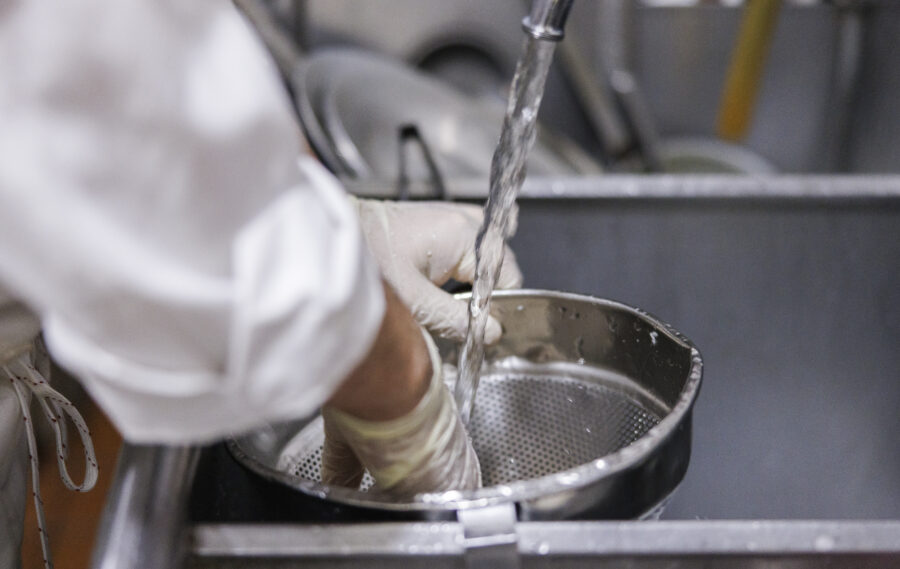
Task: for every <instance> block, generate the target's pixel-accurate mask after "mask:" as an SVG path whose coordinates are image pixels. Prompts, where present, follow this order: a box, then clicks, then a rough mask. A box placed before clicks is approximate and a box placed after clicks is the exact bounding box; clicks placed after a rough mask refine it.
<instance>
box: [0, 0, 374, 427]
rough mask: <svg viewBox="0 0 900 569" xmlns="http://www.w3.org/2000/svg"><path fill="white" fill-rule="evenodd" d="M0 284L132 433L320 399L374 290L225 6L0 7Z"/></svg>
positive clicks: (368, 321) (347, 212)
mask: <svg viewBox="0 0 900 569" xmlns="http://www.w3.org/2000/svg"><path fill="white" fill-rule="evenodd" d="M0 77H3V78H4V81H3V82H2V84H0V121H2V124H3V128H2V129H0V157H2V161H0V280H2V281H3V282H4V283H5V284H6V285H7V286H9V287H10V288H11V289H12V290H14V291H15V292H16V294H17V296H19V297H20V298H22V299H23V300H24V301H26V302H27V303H28V304H29V305H30V306H31V307H32V308H34V309H35V310H37V311H38V312H39V313H40V314H41V315H42V318H43V321H44V326H45V334H46V337H47V342H48V345H49V347H50V349H51V351H52V353H53V355H54V356H55V357H56V358H57V359H58V360H59V361H60V363H62V364H63V365H65V366H66V367H69V368H70V369H71V370H72V371H74V372H75V373H76V374H77V375H78V376H79V377H80V378H81V379H82V380H83V382H84V384H85V386H86V387H87V389H88V390H89V391H90V392H91V394H92V395H93V396H94V398H95V399H96V400H97V401H98V402H99V403H100V404H101V405H102V406H103V407H104V409H105V410H106V412H107V413H108V414H109V415H110V417H111V418H112V419H113V421H114V422H115V423H116V425H117V426H118V427H119V429H120V430H121V431H122V433H123V434H124V436H125V437H126V438H127V439H129V440H131V441H134V442H165V443H181V442H189V441H202V440H210V439H213V438H217V437H220V436H223V435H225V434H227V433H229V432H235V431H240V430H244V429H249V428H252V427H255V426H259V425H261V424H263V423H265V422H268V421H276V420H281V419H288V418H292V417H297V416H301V415H304V414H306V413H309V412H311V411H313V410H314V409H315V408H316V407H317V406H318V405H320V404H321V403H322V402H323V401H324V400H325V399H327V397H328V396H329V395H330V393H331V392H332V391H333V390H334V389H335V388H336V387H337V385H338V383H339V382H340V381H341V380H342V379H343V378H344V377H345V376H346V375H347V374H348V373H349V372H350V371H351V369H352V368H353V367H354V366H355V365H356V364H357V363H358V362H359V361H360V360H361V359H362V358H363V357H364V356H365V354H366V353H367V351H368V349H369V347H370V346H371V343H372V341H373V339H374V337H375V334H376V333H377V331H378V328H379V325H380V322H381V317H382V314H383V309H384V307H383V303H384V301H383V296H382V289H381V285H380V280H379V275H378V271H377V268H376V267H375V265H374V262H372V261H371V260H370V259H369V257H368V256H367V253H366V250H365V246H364V244H363V240H362V238H361V236H360V232H359V228H358V222H357V219H356V217H355V212H354V211H353V210H352V209H351V208H350V207H349V206H348V204H346V203H345V200H344V197H343V196H342V191H341V189H340V188H339V187H338V185H337V183H336V181H335V180H334V179H333V178H332V177H330V175H328V174H327V172H325V171H324V170H323V169H322V168H321V167H320V166H319V165H318V164H315V163H313V162H312V160H311V159H308V158H306V159H300V161H299V164H298V160H297V154H298V151H299V150H298V149H299V133H298V132H297V130H296V127H295V126H294V122H293V117H292V115H291V113H290V110H289V105H288V101H287V100H286V97H285V95H284V93H283V92H282V89H281V86H280V85H279V83H278V79H277V75H276V73H275V70H274V66H273V65H272V64H271V62H270V61H269V60H268V58H267V56H266V54H265V52H264V50H263V48H262V46H261V45H260V44H259V42H258V41H257V40H256V38H255V37H254V35H253V33H252V32H251V30H250V29H249V28H248V27H247V25H246V24H245V22H244V21H243V20H242V18H241V17H240V15H239V14H237V12H236V11H235V10H234V8H233V6H232V5H231V3H230V2H221V1H218V0H196V1H192V2H180V1H178V0H167V1H162V0H152V1H151V0H147V1H143V2H139V1H134V0H123V1H122V2H105V1H100V0H80V1H73V2H64V3H58V2H51V1H44V0H34V1H31V0H29V1H28V2H25V1H15V0H14V1H13V2H12V4H11V5H10V6H9V7H6V8H4V9H3V10H2V11H0Z"/></svg>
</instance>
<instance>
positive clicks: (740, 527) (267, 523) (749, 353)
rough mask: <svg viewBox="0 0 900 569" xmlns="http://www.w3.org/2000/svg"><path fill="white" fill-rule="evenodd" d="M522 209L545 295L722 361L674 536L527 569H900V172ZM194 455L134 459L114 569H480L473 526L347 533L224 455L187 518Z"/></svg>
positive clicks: (528, 265) (632, 192) (530, 551)
mask: <svg viewBox="0 0 900 569" xmlns="http://www.w3.org/2000/svg"><path fill="white" fill-rule="evenodd" d="M480 188H482V186H481V185H480V182H478V181H472V182H465V181H457V182H451V183H449V184H448V187H447V191H448V194H449V195H450V196H451V197H452V198H455V199H469V198H473V197H476V196H477V195H478V194H479V192H483V189H480ZM351 189H352V190H354V191H356V192H357V193H359V194H362V195H383V194H386V193H390V191H392V188H391V187H390V186H385V187H384V188H381V187H378V186H377V185H373V184H367V185H366V186H355V187H354V186H351ZM413 193H414V194H415V192H413ZM520 205H521V213H520V221H519V232H518V234H517V235H516V237H515V239H514V241H513V247H514V248H515V250H516V251H517V255H518V259H519V262H520V264H521V266H522V268H523V270H524V273H525V277H526V284H527V285H529V286H535V287H542V288H550V289H560V290H569V291H577V292H582V293H589V294H596V295H598V296H604V297H610V298H615V299H619V300H621V301H624V302H627V303H630V304H634V305H637V306H640V307H642V308H644V309H646V310H649V311H650V312H652V313H655V314H656V315H657V316H659V317H661V318H663V319H664V320H667V321H670V322H672V323H673V324H674V325H676V326H678V327H679V328H680V329H682V330H683V331H684V332H685V333H686V334H687V335H688V336H690V337H691V338H693V339H695V341H696V343H697V345H698V346H699V347H700V349H701V350H702V351H703V354H704V359H705V361H706V362H707V369H706V372H707V373H706V375H705V381H706V383H705V385H704V388H703V391H702V393H701V394H700V398H699V401H698V403H697V406H696V407H695V413H694V443H693V456H692V460H691V464H690V467H689V469H688V473H687V476H686V478H685V480H684V482H683V483H682V486H681V488H680V489H679V490H678V491H676V494H675V497H674V499H673V501H672V502H671V503H670V505H669V507H668V509H667V510H666V512H665V513H664V521H662V522H592V521H579V522H551V523H536V522H521V523H519V524H517V525H516V535H517V538H518V544H517V546H516V549H514V550H513V551H514V553H515V557H516V558H517V559H518V561H519V562H520V563H521V566H523V567H544V566H553V567H588V566H590V567H620V566H623V565H624V566H628V567H636V568H644V567H653V568H657V567H678V568H682V567H683V568H693V567H709V566H715V567H740V568H743V567H747V568H751V567H752V568H759V567H800V568H806V567H810V568H812V567H824V566H827V567H840V568H842V567H848V568H850V567H853V568H857V567H879V568H880V567H885V568H887V567H897V566H900V484H898V480H900V439H898V432H900V413H898V409H900V371H898V370H900V350H898V345H900V344H898V335H900V286H898V283H900V177H897V176H887V177H875V176H866V177H808V176H803V177H789V176H775V177H762V178H746V177H712V176H705V177H690V176H673V177H661V176H656V177H638V176H625V177H605V178H595V179H591V178H579V179H571V180H565V179H545V180H540V179H533V180H529V182H528V183H527V184H526V187H525V188H524V190H523V196H522V199H521V201H520ZM195 452H199V451H195ZM167 453H174V454H173V456H174V457H175V458H176V459H177V460H173V459H166V458H165V457H166V456H168V454H167ZM184 453H185V451H184V449H175V450H171V451H168V450H165V449H143V448H134V447H132V448H129V449H128V450H127V451H126V452H125V454H124V455H123V460H122V462H121V465H120V473H119V476H118V479H117V484H116V490H115V492H114V495H113V499H112V500H111V502H110V504H109V506H108V509H107V516H106V522H105V524H106V525H105V526H104V527H105V528H106V532H105V533H104V535H105V536H106V538H105V539H101V541H100V542H99V545H98V548H97V554H96V557H95V564H94V566H95V567H115V566H121V565H116V561H115V560H116V559H117V555H119V556H120V555H123V554H125V553H127V554H129V555H130V556H131V559H134V558H135V553H134V552H136V551H139V552H143V553H142V554H141V555H138V556H137V557H138V558H139V559H143V561H144V563H143V565H129V566H145V567H163V566H170V565H171V563H170V562H168V561H164V562H162V563H158V564H156V565H154V564H153V563H152V561H154V559H155V558H156V557H160V558H162V559H163V560H165V559H166V556H167V555H175V554H176V553H177V552H178V551H179V549H178V548H177V547H174V546H175V545H177V544H178V543H181V541H180V540H184V539H187V538H190V540H188V543H187V545H188V546H189V551H190V554H189V555H188V558H187V561H186V564H187V566H190V567H273V566H274V567H299V566H302V567H325V566H327V567H395V566H397V567H401V566H402V567H407V568H408V567H419V566H421V567H426V566H427V567H436V566H446V567H461V566H464V565H465V564H466V563H469V564H470V565H469V566H476V565H472V563H473V561H472V557H471V551H470V550H471V549H472V547H469V548H467V545H472V544H471V543H470V542H468V541H467V539H466V534H465V528H463V527H461V526H460V525H459V524H457V523H453V522H446V521H444V522H434V523H413V522H407V521H403V520H399V521H398V520H392V521H385V520H372V519H360V521H359V523H350V524H334V523H329V519H330V517H329V515H330V514H329V513H328V512H316V511H312V510H309V509H308V508H307V507H306V506H305V505H303V504H302V503H296V502H293V501H292V498H290V496H287V497H286V496H285V495H283V494H278V493H277V491H276V490H275V489H273V488H270V487H266V486H265V485H261V484H260V483H259V481H253V480H252V479H251V477H250V476H249V475H248V474H247V473H245V472H241V471H240V470H237V471H235V470H234V468H235V466H234V464H228V458H227V455H225V454H219V455H216V454H215V449H214V448H213V449H207V450H205V451H204V452H203V454H204V455H207V457H209V456H212V458H207V459H205V460H204V459H201V461H200V462H201V466H200V475H199V476H198V479H197V480H196V482H195V483H194V484H193V490H192V495H193V498H192V507H191V516H190V521H188V518H187V517H182V518H180V521H177V520H178V518H173V517H172V511H173V508H174V507H175V506H172V505H171V502H164V501H160V496H161V495H163V494H168V495H173V494H172V492H174V495H176V496H177V495H179V493H178V489H179V487H180V485H184V484H186V480H189V479H190V477H189V476H187V477H185V476H178V475H173V471H179V472H182V473H190V472H191V470H192V467H193V464H194V462H193V461H192V460H188V458H187V457H186V455H185V454H184ZM150 459H152V460H150ZM217 471H218V472H220V473H224V472H225V471H228V475H227V476H226V475H222V474H220V475H217V474H216V472H217ZM176 474H177V473H176ZM229 479H231V481H229ZM234 479H240V480H239V482H240V483H237V482H235V481H234ZM159 480H168V481H169V486H168V488H169V490H167V489H166V488H164V487H163V486H161V485H160V484H158V483H157V482H158V481H159ZM154 481H157V482H154ZM146 504H168V505H167V507H165V508H161V507H156V508H153V507H149V506H146ZM142 505H143V506H142ZM186 510H187V508H186V505H185V504H183V503H182V504H181V511H182V512H183V513H185V514H186ZM159 519H163V520H165V527H167V528H168V529H167V531H158V530H157V531H154V529H153V528H159V527H160V524H159V523H158V522H157V520H159ZM173 520H176V521H173ZM173 524H175V526H176V527H175V528H174V530H173V528H172V527H171V526H172V525H173ZM507 552H509V549H508V548H507ZM142 556H143V557H142ZM119 558H120V557H119ZM156 561H158V560H156Z"/></svg>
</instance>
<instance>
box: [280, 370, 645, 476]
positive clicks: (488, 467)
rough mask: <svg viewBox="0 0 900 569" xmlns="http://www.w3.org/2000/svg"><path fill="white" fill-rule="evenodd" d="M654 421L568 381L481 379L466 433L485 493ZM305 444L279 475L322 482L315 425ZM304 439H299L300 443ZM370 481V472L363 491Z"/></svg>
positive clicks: (631, 404) (285, 458)
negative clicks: (479, 470)
mask: <svg viewBox="0 0 900 569" xmlns="http://www.w3.org/2000/svg"><path fill="white" fill-rule="evenodd" d="M659 421H660V417H659V416H658V415H657V414H655V413H653V412H651V411H650V410H648V409H647V408H646V407H644V406H642V405H641V404H640V403H638V402H637V401H636V400H635V399H633V398H632V397H630V396H629V395H627V394H625V393H622V392H620V391H617V390H614V389H610V388H608V387H605V386H603V385H600V384H595V383H589V382H584V381H579V380H576V379H569V378H557V377H546V376H529V375H516V374H509V375H488V376H484V377H482V378H481V381H480V384H479V388H478V397H477V399H476V402H475V409H474V412H473V414H472V421H471V424H470V425H469V433H470V435H471V437H472V444H473V446H474V447H475V452H476V454H477V455H478V459H479V461H480V462H481V473H482V479H483V481H484V485H485V486H494V485H497V484H509V483H511V482H516V481H520V480H527V479H531V478H538V477H540V476H546V475H548V474H554V473H557V472H560V471H563V470H567V469H569V468H573V467H575V466H578V465H581V464H585V463H588V462H591V461H593V460H596V459H598V458H602V457H603V456H605V455H608V454H610V453H613V452H616V451H617V450H619V449H621V448H623V447H625V446H628V445H629V444H631V443H633V442H634V441H636V440H637V439H639V438H641V437H642V436H644V434H645V433H646V432H647V431H649V430H650V429H651V428H653V427H654V426H655V425H657V424H658V423H659ZM307 429H318V431H319V434H318V436H309V434H308V433H307V434H306V441H307V444H303V445H298V446H299V448H292V449H290V450H288V449H289V447H291V445H290V444H289V445H288V448H286V452H289V455H282V457H281V460H280V461H279V468H280V469H281V470H282V471H283V472H287V473H289V474H291V475H292V476H296V477H298V478H305V479H308V480H314V481H316V482H319V481H321V466H322V436H321V434H320V433H321V421H314V422H313V423H311V424H310V425H308V426H307V428H306V429H305V430H304V431H306V430H307ZM303 435H304V433H301V434H300V435H298V438H302V436H303ZM372 484H373V480H372V478H371V476H370V475H369V474H368V472H367V473H366V474H365V476H364V478H363V482H362V485H361V487H360V489H361V490H368V489H369V488H370V487H371V486H372Z"/></svg>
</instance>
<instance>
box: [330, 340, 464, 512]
mask: <svg viewBox="0 0 900 569" xmlns="http://www.w3.org/2000/svg"><path fill="white" fill-rule="evenodd" d="M423 335H424V336H425V342H426V344H427V345H428V353H429V356H430V359H431V369H432V373H431V378H430V381H429V384H428V387H427V390H426V392H425V395H424V396H423V397H422V399H421V401H419V403H418V404H417V405H416V406H415V408H413V410H412V411H410V412H409V413H407V414H406V415H404V416H402V417H400V418H397V419H393V420H390V421H383V422H382V421H364V420H361V419H358V418H356V417H353V416H351V415H349V414H347V413H344V412H342V411H339V410H337V409H334V408H333V407H325V408H324V409H323V411H322V417H323V419H324V424H325V447H324V449H323V451H322V481H323V482H325V483H326V484H334V485H339V486H347V487H351V488H356V487H358V486H359V483H360V481H361V480H362V476H363V469H364V468H367V469H368V470H369V473H370V474H371V475H372V477H373V478H374V479H375V484H376V488H378V489H379V490H381V491H383V492H386V493H388V494H389V495H390V496H391V497H393V498H394V499H397V500H407V499H410V498H412V497H413V496H414V495H416V494H419V493H422V492H440V491H444V490H465V489H474V488H478V487H480V486H481V470H480V468H479V465H478V457H476V456H475V451H474V450H473V449H472V444H471V442H470V441H469V438H468V436H467V435H466V431H465V429H464V428H463V425H462V422H461V421H460V419H459V414H458V412H457V410H456V403H455V402H454V401H453V397H452V396H451V395H450V391H449V390H448V389H447V387H446V386H445V385H444V382H443V380H442V371H441V360H440V356H439V355H438V351H437V347H435V345H434V341H433V340H432V339H431V337H430V336H429V335H428V334H427V333H425V332H424V331H423Z"/></svg>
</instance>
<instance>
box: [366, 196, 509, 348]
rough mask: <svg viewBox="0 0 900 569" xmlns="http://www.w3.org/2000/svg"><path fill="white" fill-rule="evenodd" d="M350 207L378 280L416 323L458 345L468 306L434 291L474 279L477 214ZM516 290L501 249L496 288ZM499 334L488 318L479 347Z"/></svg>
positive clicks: (456, 208) (441, 208)
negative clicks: (378, 273)
mask: <svg viewBox="0 0 900 569" xmlns="http://www.w3.org/2000/svg"><path fill="white" fill-rule="evenodd" d="M355 202H356V206H357V209H358V211H359V217H360V222H361V224H362V228H363V233H364V234H365V236H366V241H367V242H368V244H369V248H370V249H371V251H372V253H373V255H375V259H376V260H377V261H378V264H379V266H380V267H381V271H382V273H383V275H384V278H385V279H386V280H387V281H388V282H389V283H390V285H391V287H393V289H394V290H395V291H396V292H397V295H398V296H399V297H400V299H401V300H402V301H403V303H404V304H406V306H407V307H408V308H409V309H410V311H411V312H412V313H413V316H414V317H415V319H416V321H417V322H418V323H419V324H421V325H422V326H425V327H426V328H427V329H428V330H430V331H432V332H434V333H436V334H438V335H440V336H441V337H443V338H449V339H452V340H456V341H459V342H461V341H463V340H464V339H465V336H466V329H467V328H468V303H467V302H465V301H462V300H457V299H455V298H453V296H452V295H450V294H448V293H446V292H444V291H443V290H441V289H440V288H439V287H440V286H441V285H443V284H444V283H446V282H447V281H448V280H450V279H451V278H452V279H456V280H457V281H460V282H465V283H471V282H472V280H473V278H474V277H475V237H476V235H477V234H478V229H479V227H481V221H482V210H481V208H480V207H477V206H474V205H466V204H451V203H444V202H382V201H375V200H361V199H357V200H355ZM512 233H513V232H511V234H512ZM521 285H522V272H521V271H520V270H519V267H518V265H517V264H516V258H515V255H514V254H513V252H512V251H511V250H510V249H509V248H508V247H507V248H506V251H505V253H504V256H503V264H502V265H501V268H500V278H499V280H498V281H497V288H500V289H503V288H518V287H520V286H521ZM500 332H501V328H500V323H499V322H498V321H497V320H496V319H495V318H493V317H490V318H489V320H488V323H487V330H486V332H485V342H487V343H488V344H493V343H494V342H496V341H497V340H498V339H499V338H500Z"/></svg>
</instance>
